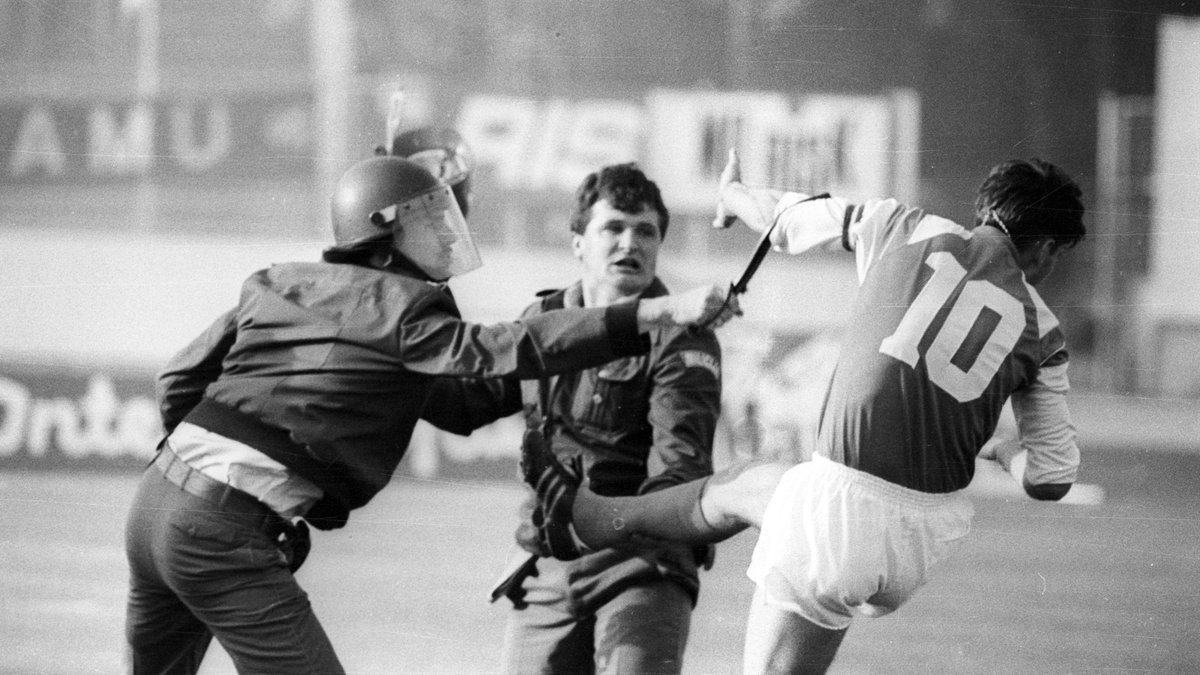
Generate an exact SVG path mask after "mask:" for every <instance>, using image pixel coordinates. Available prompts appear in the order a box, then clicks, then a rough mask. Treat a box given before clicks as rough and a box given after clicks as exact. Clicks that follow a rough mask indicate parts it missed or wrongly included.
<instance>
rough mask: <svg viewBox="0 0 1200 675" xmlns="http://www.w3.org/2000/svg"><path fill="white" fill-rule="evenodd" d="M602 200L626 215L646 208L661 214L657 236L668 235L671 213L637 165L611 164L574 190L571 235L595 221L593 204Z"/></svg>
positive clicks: (656, 187) (656, 189)
mask: <svg viewBox="0 0 1200 675" xmlns="http://www.w3.org/2000/svg"><path fill="white" fill-rule="evenodd" d="M601 199H607V200H608V203H609V204H612V206H613V208H615V209H617V210H619V211H624V212H625V213H637V212H638V211H641V210H642V207H643V205H646V206H649V207H650V208H652V209H654V210H655V211H658V215H659V216H660V218H659V226H658V233H659V235H660V236H661V237H663V238H665V237H666V236H667V223H668V221H669V220H670V214H669V213H668V212H667V206H666V205H665V204H663V200H662V193H660V192H659V190H658V185H656V184H655V183H654V181H652V180H650V179H649V178H647V177H646V174H644V173H642V170H641V169H639V168H638V166H637V164H635V163H633V162H629V163H626V164H611V165H609V166H606V167H604V168H602V169H600V170H599V171H596V172H594V173H590V174H588V175H587V178H584V179H583V183H581V184H580V186H579V189H577V190H576V191H575V209H574V210H573V211H572V212H571V222H570V224H571V231H572V232H574V233H575V234H583V232H584V230H586V229H587V224H588V221H589V220H591V218H592V215H591V214H592V205H594V204H595V203H596V202H597V201H599V200H601Z"/></svg>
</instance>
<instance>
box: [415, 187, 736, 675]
mask: <svg viewBox="0 0 1200 675" xmlns="http://www.w3.org/2000/svg"><path fill="white" fill-rule="evenodd" d="M575 196H576V199H575V206H574V210H573V212H572V214H571V218H570V228H571V232H572V252H573V253H574V255H575V257H576V258H577V259H578V260H579V261H580V271H581V273H582V274H581V277H582V278H581V279H580V280H579V281H577V282H575V283H574V284H572V285H570V286H568V287H566V288H563V289H558V290H554V291H546V292H543V293H542V294H540V295H541V296H542V297H541V298H540V299H539V300H538V301H536V302H534V303H533V304H531V305H530V306H529V307H528V308H527V309H526V311H525V313H524V314H523V315H522V320H530V319H533V318H536V317H539V316H546V313H547V312H553V311H554V310H556V309H561V308H563V307H568V308H578V307H593V308H595V307H615V306H620V305H621V304H623V303H629V302H635V301H637V300H638V299H639V298H656V297H662V296H664V295H666V293H667V289H666V287H665V286H664V285H663V283H662V282H661V281H660V280H659V279H658V277H657V275H656V269H657V263H658V252H659V247H660V245H661V244H662V241H663V238H664V237H665V235H666V231H667V224H668V219H669V213H668V210H667V208H666V206H665V205H664V203H663V200H662V196H661V194H660V193H659V190H658V186H657V185H656V184H655V183H654V182H653V181H651V180H650V179H648V178H647V177H646V176H645V174H644V173H642V171H641V170H640V169H638V168H637V166H635V165H633V164H617V165H612V166H606V167H604V168H602V169H601V170H599V171H597V172H595V173H592V174H590V175H588V176H587V177H586V178H585V179H584V180H583V182H582V184H581V185H580V186H579V189H578V190H577V191H576V195H575ZM650 342H651V348H650V351H649V353H646V354H638V355H629V356H625V357H621V358H617V359H615V360H612V361H609V362H607V363H605V364H603V365H600V366H597V367H592V368H588V369H584V370H579V371H574V372H569V373H564V374H562V375H558V376H555V377H548V378H541V379H540V380H535V381H525V382H516V381H515V380H513V379H511V378H506V379H504V380H490V381H483V380H477V381H464V382H459V383H457V384H454V383H451V382H445V381H443V382H440V383H438V385H437V387H438V389H439V390H440V391H441V390H444V392H445V393H444V394H443V395H439V396H438V401H439V402H438V403H437V404H435V407H438V408H440V409H441V413H442V415H443V416H444V417H446V418H448V419H449V420H455V421H456V425H457V428H455V424H451V425H449V426H443V428H446V429H448V430H450V431H457V432H460V433H462V432H463V431H464V430H469V429H471V428H474V427H476V426H478V425H479V424H481V423H483V422H487V421H490V420H492V419H496V418H499V417H501V416H505V415H509V414H512V413H514V412H517V411H518V410H521V409H522V406H523V407H524V410H525V417H526V428H527V430H526V434H525V438H524V443H525V444H526V446H528V447H526V448H525V450H524V452H525V453H526V454H529V453H537V452H540V448H541V447H542V446H545V447H547V448H549V450H550V451H551V452H553V454H554V455H555V456H556V457H557V458H559V459H560V461H562V462H563V463H565V464H570V465H573V466H576V467H577V468H578V470H579V471H580V472H581V473H582V475H583V476H584V477H585V479H586V481H587V484H588V485H589V486H590V487H591V489H592V490H594V491H596V492H597V493H600V494H604V495H610V496H630V495H638V494H644V493H647V492H653V491H656V490H659V489H662V488H664V487H670V486H673V485H679V484H683V483H687V482H688V481H691V480H695V479H698V478H701V477H704V476H707V475H709V474H711V473H712V441H713V435H714V432H715V428H716V423H717V416H718V415H719V412H720V403H721V379H720V373H721V351H720V346H719V344H718V343H717V338H716V335H715V334H714V333H713V331H712V330H709V329H703V330H698V329H684V328H680V327H663V328H661V329H660V328H655V329H653V330H651V332H650ZM441 401H450V402H451V403H450V404H449V406H447V404H443V403H441ZM447 407H450V408H452V409H451V410H447ZM524 516H525V517H526V518H528V516H529V513H525V514H524ZM530 528H531V526H530V525H528V524H523V525H522V528H521V529H519V530H518V536H517V539H518V544H521V545H522V546H523V547H525V548H526V550H522V549H521V548H516V547H514V548H516V550H515V551H514V559H513V561H512V563H513V566H512V568H516V567H517V565H518V564H520V563H521V562H522V561H526V560H527V559H528V558H529V555H530V553H529V552H537V551H538V550H539V549H538V548H537V545H536V542H531V541H529V539H528V538H529V536H530V535H531V533H530V532H529V529H530ZM704 550H705V549H700V551H704ZM697 553H698V552H697V551H696V550H694V549H692V548H689V547H686V546H664V547H661V548H658V549H651V550H642V551H618V550H616V549H604V550H601V551H597V552H594V553H590V554H588V555H585V556H583V557H582V558H579V559H578V560H572V561H568V562H564V561H560V560H555V559H554V558H541V559H539V560H537V562H536V574H529V572H530V571H531V570H530V568H529V567H528V566H526V567H525V568H524V573H522V574H518V575H517V576H516V578H513V579H510V580H509V582H508V585H507V586H506V587H505V588H504V589H503V590H504V592H505V594H506V595H508V596H509V597H510V598H511V599H512V600H514V606H513V607H512V609H511V610H510V612H509V617H508V628H507V630H506V631H505V642H504V651H503V654H502V656H501V662H502V671H503V672H505V673H522V674H523V673H559V672H571V673H590V672H596V673H649V672H653V673H678V672H680V668H681V665H682V661H683V652H684V648H685V647H686V644H687V637H688V630H689V626H690V621H691V611H692V607H693V605H694V604H695V602H696V598H697V593H698V591H699V577H698V574H697V560H696V556H697ZM512 568H510V569H512Z"/></svg>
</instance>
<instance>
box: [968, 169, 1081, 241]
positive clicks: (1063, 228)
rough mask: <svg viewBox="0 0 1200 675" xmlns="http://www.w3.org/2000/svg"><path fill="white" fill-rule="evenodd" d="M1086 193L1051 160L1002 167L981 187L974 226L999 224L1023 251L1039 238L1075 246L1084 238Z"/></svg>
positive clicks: (976, 204)
mask: <svg viewBox="0 0 1200 675" xmlns="http://www.w3.org/2000/svg"><path fill="white" fill-rule="evenodd" d="M1083 214H1084V207H1083V191H1082V190H1080V189H1079V186H1078V185H1077V184H1076V183H1075V181H1074V179H1072V178H1071V177H1070V176H1069V175H1067V173H1066V172H1065V171H1063V170H1062V169H1060V168H1058V167H1057V166H1055V165H1053V164H1051V163H1050V162H1047V161H1044V160H1041V159H1037V158H1036V157H1035V158H1033V159H1028V160H1024V159H1015V160H1009V161H1007V162H1003V163H1001V164H997V165H996V166H994V167H992V170H991V173H989V174H988V177H987V178H985V179H984V181H983V184H982V185H980V186H979V192H978V195H977V196H976V198H975V224H976V225H981V224H996V222H997V221H999V224H1000V226H1001V227H1002V228H1003V229H1005V230H1006V231H1007V232H1008V236H1009V237H1011V238H1012V240H1013V243H1014V244H1015V245H1016V246H1017V248H1018V249H1022V248H1024V247H1025V246H1028V245H1030V244H1032V243H1034V242H1036V241H1037V240H1039V239H1046V238H1049V239H1052V240H1053V241H1054V245H1055V246H1058V247H1067V248H1070V247H1072V246H1074V245H1076V244H1078V243H1079V242H1080V241H1082V240H1083V237H1084V235H1085V234H1086V233H1087V229H1086V228H1085V227H1084V225H1083Z"/></svg>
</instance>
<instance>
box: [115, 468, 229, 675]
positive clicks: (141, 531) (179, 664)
mask: <svg viewBox="0 0 1200 675" xmlns="http://www.w3.org/2000/svg"><path fill="white" fill-rule="evenodd" d="M151 480H154V481H158V482H165V481H163V480H162V479H161V478H160V477H158V476H156V475H155V472H154V469H150V470H149V471H148V472H147V475H146V476H143V479H142V483H141V484H139V486H138V489H137V492H136V494H135V496H134V500H133V507H132V508H131V509H130V512H129V515H128V518H127V520H126V524H125V553H126V557H127V559H128V561H129V597H128V601H127V604H126V614H125V637H126V641H127V643H128V658H129V665H130V667H131V669H132V672H133V673H134V674H135V675H143V674H146V675H150V674H156V673H162V674H172V675H174V674H179V675H191V674H192V673H195V672H196V671H197V670H198V669H199V668H200V660H201V659H202V658H204V653H205V652H206V651H207V650H208V645H209V643H210V642H211V640H212V633H211V632H209V630H208V628H207V627H206V626H205V625H204V623H203V622H202V621H200V620H199V619H197V618H196V617H195V616H194V615H193V614H192V613H191V611H190V610H189V609H188V608H187V606H186V605H184V604H183V603H182V602H180V600H179V598H178V597H176V596H175V594H174V593H173V592H172V591H171V590H170V589H169V588H167V586H166V584H165V583H164V582H163V580H162V577H161V576H160V575H159V574H158V571H157V569H156V566H155V564H154V541H155V532H156V530H157V528H158V526H159V525H160V523H159V516H160V515H161V512H160V511H159V510H158V509H157V508H155V507H154V506H153V505H154V504H155V500H154V499H153V496H152V493H153V492H154V488H156V487H158V486H156V485H155V484H154V483H153V482H150V481H151Z"/></svg>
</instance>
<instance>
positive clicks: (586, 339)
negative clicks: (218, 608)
mask: <svg viewBox="0 0 1200 675" xmlns="http://www.w3.org/2000/svg"><path fill="white" fill-rule="evenodd" d="M636 311H637V310H636V307H632V306H613V307H608V308H602V309H596V310H590V309H589V310H578V311H573V312H550V313H544V314H539V315H537V316H531V317H528V318H526V319H523V320H521V321H519V322H513V323H500V324H495V325H489V326H482V325H478V324H472V323H468V322H465V321H463V320H462V319H461V317H460V315H459V311H458V307H457V305H456V304H455V302H454V299H453V297H452V296H451V295H450V293H449V290H448V289H447V288H446V287H445V286H444V285H440V284H433V283H430V282H427V281H422V280H419V279H416V278H412V277H409V276H405V275H404V274H401V273H397V272H395V271H385V270H378V269H373V268H368V267H363V266H358V265H352V264H334V263H328V262H312V263H286V264H280V265H275V266H272V267H270V268H268V269H264V270H261V271H259V272H256V273H255V274H253V275H251V276H250V277H249V278H248V279H247V280H246V281H245V282H244V284H243V286H242V291H241V298H240V300H239V302H238V305H237V307H235V308H234V309H232V310H230V311H229V312H227V313H225V314H224V315H223V316H221V317H220V318H219V319H218V320H217V321H216V322H215V323H213V324H212V326H211V327H210V328H209V329H208V330H207V331H205V332H204V333H202V334H201V335H200V336H199V337H197V338H196V339H195V340H194V341H193V342H192V343H191V344H189V345H188V346H187V347H185V348H184V349H183V350H182V351H181V352H179V353H178V354H177V355H176V356H175V357H174V358H172V359H171V361H170V362H169V363H168V365H167V366H166V367H165V369H164V370H163V371H162V372H161V374H160V375H159V377H158V380H157V394H158V401H159V406H160V411H161V414H162V421H163V424H164V426H165V428H166V429H167V430H168V431H170V430H171V429H173V428H174V427H175V426H176V425H177V424H178V423H179V422H181V421H184V420H186V421H188V422H190V423H193V424H196V425H198V426H201V427H203V428H205V429H208V430H209V431H212V432H215V433H218V434H220V435H222V436H225V437H227V438H231V439H234V440H237V441H240V442H243V443H245V444H247V445H249V446H251V447H253V448H255V449H257V450H259V451H261V452H263V453H264V454H266V455H268V456H269V457H271V458H273V459H275V460H276V461H278V462H280V463H281V464H283V465H284V466H286V467H288V468H289V469H291V470H293V471H295V472H296V473H298V474H299V475H301V476H303V477H304V478H306V479H308V480H309V481H311V482H313V483H314V484H316V485H317V486H318V487H320V488H321V489H322V490H323V491H324V497H323V498H322V499H321V501H319V502H318V503H317V504H316V505H315V506H314V507H313V509H312V510H311V511H310V512H309V514H308V516H307V518H308V519H309V520H310V521H312V522H313V523H314V524H315V525H317V526H318V527H326V528H328V527H339V526H341V525H343V524H344V523H345V521H346V518H347V517H348V514H349V511H350V510H352V509H355V508H358V507H360V506H363V505H364V504H366V503H367V502H368V501H369V500H370V499H371V498H372V497H373V496H374V495H375V494H376V493H377V492H378V491H379V490H381V489H382V488H383V487H384V486H385V485H386V484H387V483H388V481H389V480H390V478H391V476H392V473H393V471H394V470H395V468H396V466H397V464H399V462H400V459H401V458H402V456H403V455H404V452H405V450H406V448H407V447H408V443H409V440H410V438H411V436H412V431H413V427H414V425H415V424H416V422H417V420H418V419H419V418H420V417H421V415H422V410H424V409H425V407H426V405H425V404H426V399H427V397H428V394H429V391H430V384H431V382H432V381H433V379H434V378H435V376H438V375H451V376H476V377H506V376H508V377H514V378H537V377H539V376H542V375H545V374H549V373H559V372H564V371H568V370H575V369H579V368H586V367H589V366H593V365H597V364H600V363H606V362H609V361H612V360H613V359H616V358H620V357H622V356H626V355H630V354H636V353H643V352H644V351H645V350H646V348H647V346H648V344H647V341H646V338H645V336H641V335H639V334H638V331H637V319H636ZM430 408H431V409H432V408H433V406H431V407H430Z"/></svg>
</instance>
